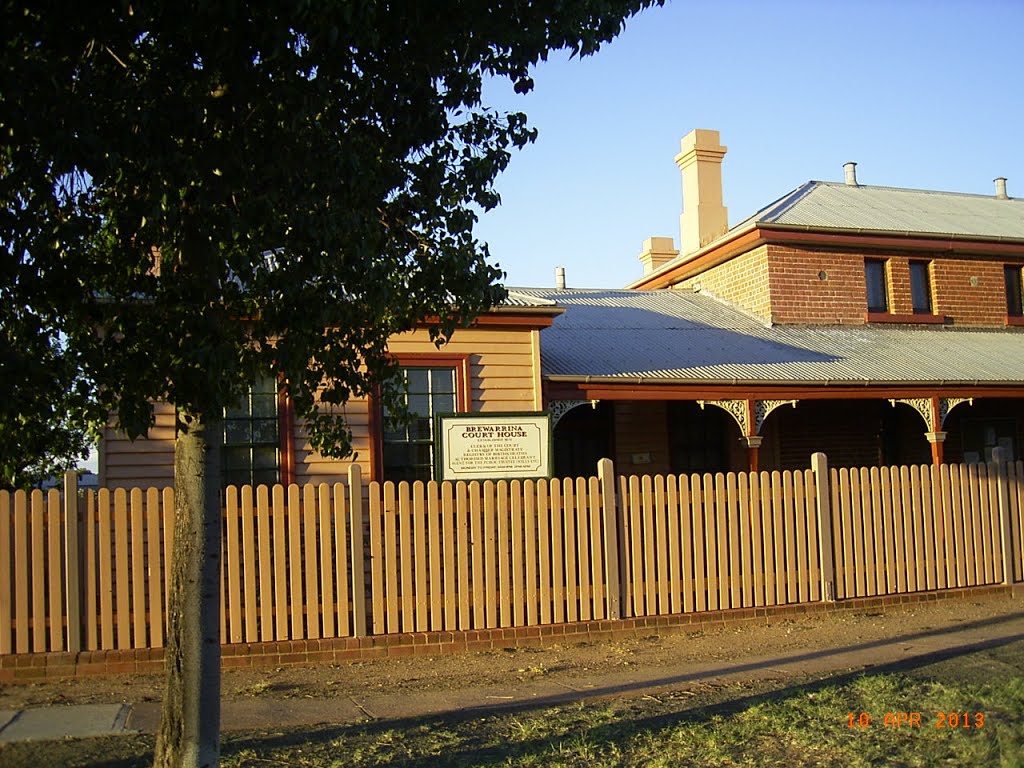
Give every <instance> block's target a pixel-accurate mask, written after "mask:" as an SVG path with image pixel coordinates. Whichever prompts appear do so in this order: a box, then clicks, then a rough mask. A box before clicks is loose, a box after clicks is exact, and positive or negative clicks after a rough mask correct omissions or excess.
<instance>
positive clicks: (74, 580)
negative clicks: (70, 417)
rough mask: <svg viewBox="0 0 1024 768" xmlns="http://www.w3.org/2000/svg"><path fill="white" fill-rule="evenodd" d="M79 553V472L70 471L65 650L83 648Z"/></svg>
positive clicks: (67, 480)
mask: <svg viewBox="0 0 1024 768" xmlns="http://www.w3.org/2000/svg"><path fill="white" fill-rule="evenodd" d="M78 556H79V549H78V473H77V472H75V471H73V470H69V471H67V472H65V473H64V612H65V614H66V616H67V622H68V637H67V650H68V653H78V652H79V651H81V650H82V611H81V606H80V605H79V595H80V594H81V592H80V585H79V577H80V574H81V570H80V568H79V562H78Z"/></svg>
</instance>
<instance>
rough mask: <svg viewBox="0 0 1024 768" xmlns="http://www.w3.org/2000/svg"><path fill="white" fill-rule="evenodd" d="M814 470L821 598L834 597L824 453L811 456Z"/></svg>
mask: <svg viewBox="0 0 1024 768" xmlns="http://www.w3.org/2000/svg"><path fill="white" fill-rule="evenodd" d="M811 470H812V471H813V472H814V499H815V506H816V507H817V509H818V551H819V552H820V553H821V599H822V600H824V601H825V602H833V601H834V600H835V599H836V585H835V561H834V555H833V552H832V494H831V492H830V489H829V472H828V457H827V456H826V455H825V454H824V453H815V454H813V455H812V456H811Z"/></svg>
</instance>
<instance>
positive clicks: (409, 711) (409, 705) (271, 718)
mask: <svg viewBox="0 0 1024 768" xmlns="http://www.w3.org/2000/svg"><path fill="white" fill-rule="evenodd" d="M1017 642H1024V611H1015V612H1011V613H1006V614H1003V615H998V616H993V617H991V618H984V619H979V620H975V621H969V622H964V623H960V624H955V625H952V626H941V627H932V628H927V629H923V630H921V631H917V632H913V633H909V634H903V635H900V636H899V637H896V638H892V639H883V640H872V641H868V642H862V643H853V644H848V645H842V646H840V647H836V648H825V649H817V648H814V649H812V648H808V649H805V650H797V651H789V652H782V653H774V654H767V655H749V656H743V657H738V658H735V659H732V660H730V661H729V662H722V661H717V662H707V663H703V664H693V663H692V662H687V661H684V660H680V662H679V663H678V665H675V664H670V665H665V664H659V665H652V664H646V665H645V664H638V665H635V666H629V667H609V668H606V669H601V670H595V669H589V670H580V671H578V672H575V673H571V674H566V675H562V676H559V677H558V678H557V679H553V678H547V677H539V678H536V679H527V680H517V679H512V680H507V681H502V683H501V684H500V685H498V684H494V683H491V684H489V685H481V686H479V687H463V688H460V689H458V690H425V691H409V690H394V691H382V690H375V691H368V692H366V693H365V694H363V693H361V694H359V695H352V696H337V697H329V698H316V699H312V698H276V697H272V696H255V697H250V698H244V699H228V700H225V701H224V702H223V704H222V707H221V726H222V730H223V731H235V730H250V729H256V730H259V729H270V728H274V729H277V728H288V727H301V726H313V725H320V724H346V723H356V722H365V721H367V720H391V719H407V718H416V717H423V716H436V715H439V714H446V713H465V712H466V711H471V710H487V709H500V708H506V707H538V706H549V705H555V704H564V703H568V702H576V701H583V700H594V699H601V698H609V697H618V696H639V695H656V694H657V693H658V692H661V691H666V690H677V689H686V688H689V687H693V686H696V685H700V684H720V683H728V682H730V681H739V680H744V681H750V680H770V679H776V680H786V679H790V678H799V677H804V676H808V675H825V674H829V673H845V672H854V671H858V670H862V669H866V668H872V669H874V670H875V671H883V670H887V669H892V670H898V669H899V668H901V667H908V666H917V665H922V664H927V663H931V662H934V661H941V660H942V659H946V658H951V657H954V656H959V655H962V654H964V653H969V652H972V651H980V650H984V649H988V648H997V647H1000V646H1005V645H1009V644H1011V643H1017ZM1022 674H1024V671H1022ZM159 717H160V704H159V703H157V702H146V703H137V704H133V703H123V704H84V705H73V706H67V705H65V706H50V707H41V708H35V709H24V710H6V711H4V710H0V743H3V742H14V741H28V740H55V739H65V738H81V737H89V736H106V735H117V734H126V733H138V732H144V733H153V732H155V731H156V728H157V725H158V723H159Z"/></svg>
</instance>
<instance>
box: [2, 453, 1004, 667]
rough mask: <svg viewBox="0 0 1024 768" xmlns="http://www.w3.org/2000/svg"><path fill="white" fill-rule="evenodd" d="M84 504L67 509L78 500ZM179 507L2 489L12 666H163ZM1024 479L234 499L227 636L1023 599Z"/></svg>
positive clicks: (103, 494) (841, 474)
mask: <svg viewBox="0 0 1024 768" xmlns="http://www.w3.org/2000/svg"><path fill="white" fill-rule="evenodd" d="M69 502H70V503H69ZM173 506H174V505H173V491H172V490H170V489H163V490H157V489H147V490H142V489H132V490H131V491H125V490H115V491H108V490H100V491H98V492H94V491H89V492H86V493H82V494H80V493H78V492H77V490H76V488H75V487H74V484H73V482H72V481H71V480H70V478H69V484H68V486H67V487H66V488H65V490H64V492H63V493H62V492H61V491H58V490H52V491H49V492H47V493H43V492H42V491H33V492H31V493H25V492H21V491H19V492H16V493H9V492H6V491H4V492H0V575H2V576H3V578H0V653H2V654H10V653H38V652H47V651H72V652H74V651H79V650H95V649H108V648H116V649H130V648H147V647H160V646H162V644H163V639H164V622H165V618H166V611H167V589H168V574H169V568H168V565H169V561H170V556H171V552H172V549H173V542H172V537H173V525H172V514H173ZM1022 510H1024V465H1022V463H1021V462H1016V463H1010V464H987V465H985V464H977V465H943V466H940V467H931V466H910V467H883V468H877V467H872V468H863V469H829V468H828V466H827V464H826V462H825V459H824V456H822V455H821V454H816V456H815V460H814V463H813V465H812V467H811V468H810V469H808V470H803V471H796V472H772V473H767V472H761V473H750V474H748V473H728V474H716V475H709V474H705V475H681V476H664V477H663V476H653V477H651V476H645V477H619V478H616V477H615V476H614V469H613V467H612V465H611V462H610V461H607V460H604V461H602V462H601V464H600V465H599V472H598V474H597V476H596V477H591V478H574V479H556V480H537V481H533V480H527V481H518V480H514V481H499V482H484V483H477V482H473V483H468V484H467V483H461V482H460V483H433V482H431V483H425V484H424V483H413V484H407V483H400V484H397V485H396V484H392V483H383V484H381V483H376V482H374V483H369V484H364V483H363V481H362V479H361V477H360V474H359V471H358V468H357V467H353V470H352V472H351V473H350V475H349V478H348V482H347V483H339V484H336V485H333V486H327V485H321V486H315V487H314V486H306V487H302V488H300V487H298V486H290V487H288V488H283V487H281V486H274V487H269V488H268V487H265V486H260V487H257V488H251V487H243V488H241V489H236V488H229V489H228V491H227V493H226V504H225V509H224V524H223V525H224V529H223V530H224V537H223V541H224V544H223V548H224V550H223V588H222V591H221V595H222V611H221V616H222V637H223V639H224V642H229V643H242V642H265V641H274V640H301V639H316V638H326V637H345V636H363V635H366V634H387V633H396V632H424V631H439V630H440V631H459V630H472V629H485V628H494V627H521V626H534V625H543V624H552V623H562V622H575V621H588V620H594V619H616V618H622V617H634V616H657V615H668V614H677V613H686V612H694V611H708V610H722V609H731V608H751V607H761V606H773V605H783V604H793V603H805V602H813V601H819V600H833V599H840V600H841V599H845V598H852V597H868V596H874V595H888V594H896V593H901V592H915V591H925V590H933V589H949V588H955V587H968V586H982V585H987V584H1000V583H1010V582H1012V581H1021V580H1024V572H1022V560H1024V558H1022V552H1024V525H1022Z"/></svg>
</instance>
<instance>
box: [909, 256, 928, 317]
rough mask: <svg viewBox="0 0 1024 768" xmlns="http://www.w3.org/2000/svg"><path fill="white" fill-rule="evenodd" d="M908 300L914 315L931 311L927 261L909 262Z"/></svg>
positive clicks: (926, 313)
mask: <svg viewBox="0 0 1024 768" xmlns="http://www.w3.org/2000/svg"><path fill="white" fill-rule="evenodd" d="M910 302H911V305H912V306H913V308H914V314H915V315H930V314H931V313H932V287H931V281H930V280H929V279H928V262H927V261H912V262H910Z"/></svg>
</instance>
